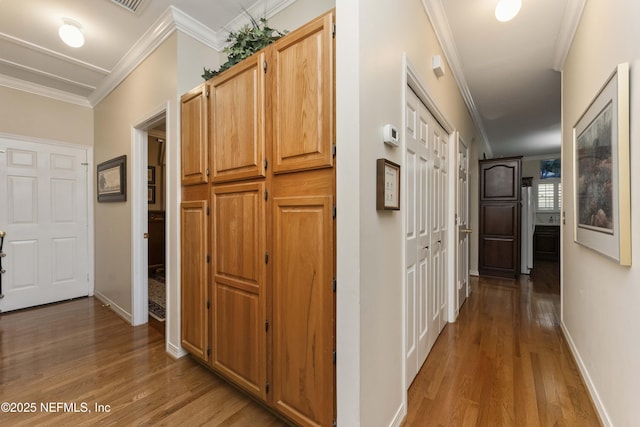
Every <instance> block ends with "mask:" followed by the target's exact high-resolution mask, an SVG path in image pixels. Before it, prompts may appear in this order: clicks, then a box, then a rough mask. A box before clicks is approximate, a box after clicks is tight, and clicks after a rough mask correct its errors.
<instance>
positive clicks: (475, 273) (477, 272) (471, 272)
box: [469, 270, 480, 276]
mask: <svg viewBox="0 0 640 427" xmlns="http://www.w3.org/2000/svg"><path fill="white" fill-rule="evenodd" d="M469 275H470V276H480V272H479V271H478V270H469Z"/></svg>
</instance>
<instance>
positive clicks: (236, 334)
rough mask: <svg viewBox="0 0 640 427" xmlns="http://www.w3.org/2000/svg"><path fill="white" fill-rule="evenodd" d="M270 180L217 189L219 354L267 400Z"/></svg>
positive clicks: (228, 370) (239, 380)
mask: <svg viewBox="0 0 640 427" xmlns="http://www.w3.org/2000/svg"><path fill="white" fill-rule="evenodd" d="M264 191H265V183H264V182H263V181H262V182H251V183H242V184H230V185H220V186H216V187H214V188H213V194H212V201H213V220H212V222H213V239H212V242H213V247H214V248H215V250H214V253H215V255H214V263H213V271H214V276H213V301H214V310H213V340H212V341H213V346H212V347H213V357H212V364H213V367H214V368H217V369H219V370H220V371H221V372H224V373H225V374H226V375H228V376H229V377H230V378H232V379H233V380H234V382H236V384H238V385H240V386H241V387H243V388H244V389H245V390H247V391H249V392H250V393H252V394H254V395H256V396H258V397H261V398H263V399H264V398H266V392H265V384H266V365H267V359H266V340H267V336H266V335H267V333H266V330H265V321H266V291H267V290H266V277H267V264H266V260H265V254H266V253H267V251H266V221H265V204H266V202H265V200H264Z"/></svg>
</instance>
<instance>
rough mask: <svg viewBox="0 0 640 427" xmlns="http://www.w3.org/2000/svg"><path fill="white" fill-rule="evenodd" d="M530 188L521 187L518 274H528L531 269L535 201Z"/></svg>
mask: <svg viewBox="0 0 640 427" xmlns="http://www.w3.org/2000/svg"><path fill="white" fill-rule="evenodd" d="M532 189H533V188H532V187H522V197H521V200H522V212H521V215H520V218H521V221H522V223H521V227H520V245H521V249H520V262H521V267H520V273H522V274H529V273H531V270H532V269H533V231H534V229H535V226H536V224H535V212H534V209H535V205H534V203H535V201H534V200H533V191H532Z"/></svg>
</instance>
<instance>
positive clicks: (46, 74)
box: [0, 58, 96, 90]
mask: <svg viewBox="0 0 640 427" xmlns="http://www.w3.org/2000/svg"><path fill="white" fill-rule="evenodd" d="M0 63H3V64H7V65H9V66H11V67H13V68H17V69H20V70H23V71H28V72H30V73H33V74H37V75H40V76H44V77H47V78H49V79H52V80H57V81H59V82H63V83H66V84H70V85H73V86H78V87H79V88H82V89H89V90H94V89H95V88H96V87H95V86H93V85H89V84H85V83H81V82H78V81H75V80H71V79H67V78H66V77H62V76H59V75H57V74H53V73H49V72H47V71H43V70H40V69H38V68H33V67H28V66H26V65H23V64H19V63H17V62H13V61H9V60H7V59H4V58H0Z"/></svg>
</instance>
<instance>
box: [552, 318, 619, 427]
mask: <svg viewBox="0 0 640 427" xmlns="http://www.w3.org/2000/svg"><path fill="white" fill-rule="evenodd" d="M560 327H561V328H562V333H563V334H564V338H565V339H566V340H567V344H569V349H570V350H571V354H573V358H574V360H575V361H576V363H577V365H578V369H580V374H582V379H583V380H584V383H585V384H586V385H587V389H588V390H589V394H590V395H591V400H592V401H593V404H594V405H595V406H596V410H597V411H598V416H599V417H600V422H601V423H602V425H603V426H605V427H612V426H613V424H612V423H611V419H610V418H609V414H607V410H606V409H605V407H604V404H603V403H602V399H600V395H599V394H598V391H597V390H596V386H595V384H593V381H592V380H591V376H590V375H589V371H587V367H586V365H585V364H584V361H583V360H582V357H580V353H579V352H578V348H577V347H576V344H575V343H574V342H573V338H571V334H570V333H569V330H568V329H567V326H566V325H565V324H564V320H563V321H561V322H560Z"/></svg>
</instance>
